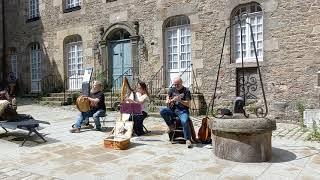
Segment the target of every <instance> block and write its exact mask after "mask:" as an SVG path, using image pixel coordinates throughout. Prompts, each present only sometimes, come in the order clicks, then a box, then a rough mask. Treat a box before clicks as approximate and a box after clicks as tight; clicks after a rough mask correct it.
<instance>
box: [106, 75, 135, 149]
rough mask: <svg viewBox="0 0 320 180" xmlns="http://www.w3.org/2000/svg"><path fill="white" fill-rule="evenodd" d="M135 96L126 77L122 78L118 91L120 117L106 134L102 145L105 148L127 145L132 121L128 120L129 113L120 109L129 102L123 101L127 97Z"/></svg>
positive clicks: (132, 97)
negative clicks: (119, 90)
mask: <svg viewBox="0 0 320 180" xmlns="http://www.w3.org/2000/svg"><path fill="white" fill-rule="evenodd" d="M135 96H136V95H135V92H134V91H133V89H132V88H131V86H130V84H129V81H128V79H127V77H124V78H123V80H122V86H121V92H120V118H119V119H117V121H116V125H115V127H114V128H113V130H112V131H111V133H110V134H109V135H108V137H107V138H105V139H104V146H105V147H106V148H113V149H122V150H123V149H127V148H128V147H129V144H130V138H131V137H132V132H133V122H132V121H128V120H129V118H130V114H128V113H125V112H124V111H122V110H123V109H122V108H123V107H124V106H126V105H124V104H129V103H125V100H126V98H127V97H129V98H131V99H132V100H134V99H135Z"/></svg>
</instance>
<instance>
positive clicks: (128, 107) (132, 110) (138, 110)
mask: <svg viewBox="0 0 320 180" xmlns="http://www.w3.org/2000/svg"><path fill="white" fill-rule="evenodd" d="M120 113H121V114H122V113H125V114H130V116H131V121H132V122H133V124H134V121H133V115H141V114H142V104H139V103H125V102H123V103H121V104H120ZM142 126H143V124H142ZM143 127H144V126H143Z"/></svg>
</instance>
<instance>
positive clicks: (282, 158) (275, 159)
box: [270, 147, 297, 163]
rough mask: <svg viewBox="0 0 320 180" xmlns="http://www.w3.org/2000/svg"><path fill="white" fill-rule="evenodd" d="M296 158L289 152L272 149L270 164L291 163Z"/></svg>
mask: <svg viewBox="0 0 320 180" xmlns="http://www.w3.org/2000/svg"><path fill="white" fill-rule="evenodd" d="M296 158H297V156H296V155H295V154H294V153H293V152H290V151H287V150H284V149H279V148H275V147H272V160H271V161H270V162H271V163H282V162H289V161H293V160H295V159H296Z"/></svg>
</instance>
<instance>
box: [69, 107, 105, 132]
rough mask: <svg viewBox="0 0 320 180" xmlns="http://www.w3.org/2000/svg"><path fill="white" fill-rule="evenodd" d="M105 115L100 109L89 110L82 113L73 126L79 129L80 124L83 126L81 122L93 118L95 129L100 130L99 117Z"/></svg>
mask: <svg viewBox="0 0 320 180" xmlns="http://www.w3.org/2000/svg"><path fill="white" fill-rule="evenodd" d="M105 114H106V111H105V110H102V109H99V110H91V111H88V112H82V113H80V114H79V116H78V117H77V120H76V124H75V125H76V128H80V127H81V124H83V122H84V121H85V120H86V119H89V117H93V120H94V124H95V125H96V128H97V129H100V128H101V124H100V118H99V117H103V116H105Z"/></svg>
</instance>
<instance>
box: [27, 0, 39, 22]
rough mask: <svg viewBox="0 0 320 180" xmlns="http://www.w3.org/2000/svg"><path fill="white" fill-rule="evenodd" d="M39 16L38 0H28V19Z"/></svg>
mask: <svg viewBox="0 0 320 180" xmlns="http://www.w3.org/2000/svg"><path fill="white" fill-rule="evenodd" d="M38 17H39V0H29V19H35V18H38Z"/></svg>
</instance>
